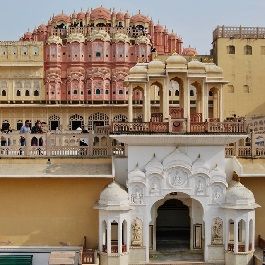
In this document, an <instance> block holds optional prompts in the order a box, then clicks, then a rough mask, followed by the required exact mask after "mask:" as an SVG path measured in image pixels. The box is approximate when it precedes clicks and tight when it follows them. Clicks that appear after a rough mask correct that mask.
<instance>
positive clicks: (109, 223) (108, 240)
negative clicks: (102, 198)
mask: <svg viewBox="0 0 265 265" xmlns="http://www.w3.org/2000/svg"><path fill="white" fill-rule="evenodd" d="M107 253H108V254H111V222H110V221H108V222H107Z"/></svg>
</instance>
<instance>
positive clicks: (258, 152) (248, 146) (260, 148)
mask: <svg viewBox="0 0 265 265" xmlns="http://www.w3.org/2000/svg"><path fill="white" fill-rule="evenodd" d="M225 155H226V157H232V156H236V157H240V158H265V134H264V133H263V134H261V133H254V132H252V133H250V134H249V136H248V137H247V138H246V139H245V140H244V139H242V140H241V141H239V142H238V143H234V144H230V145H228V146H226V147H225Z"/></svg>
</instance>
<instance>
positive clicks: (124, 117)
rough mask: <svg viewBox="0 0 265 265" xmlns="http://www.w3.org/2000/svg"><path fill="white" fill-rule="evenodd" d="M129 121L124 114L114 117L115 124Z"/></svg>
mask: <svg viewBox="0 0 265 265" xmlns="http://www.w3.org/2000/svg"><path fill="white" fill-rule="evenodd" d="M127 120H128V118H127V117H126V116H125V115H123V114H118V115H116V116H114V118H113V121H115V122H125V121H127Z"/></svg>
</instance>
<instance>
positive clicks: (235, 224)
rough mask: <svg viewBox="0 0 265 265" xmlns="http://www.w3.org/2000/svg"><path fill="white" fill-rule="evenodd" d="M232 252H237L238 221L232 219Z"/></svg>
mask: <svg viewBox="0 0 265 265" xmlns="http://www.w3.org/2000/svg"><path fill="white" fill-rule="evenodd" d="M234 253H238V221H237V220H235V221H234Z"/></svg>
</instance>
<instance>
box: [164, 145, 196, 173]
mask: <svg viewBox="0 0 265 265" xmlns="http://www.w3.org/2000/svg"><path fill="white" fill-rule="evenodd" d="M163 166H164V167H165V168H167V169H168V168H170V167H174V166H183V167H186V168H188V169H191V166H192V161H191V159H190V157H188V156H187V155H186V154H185V153H183V152H181V151H180V150H179V149H178V148H177V149H176V150H175V151H174V152H173V153H171V154H170V155H169V156H168V157H166V158H165V159H164V161H163Z"/></svg>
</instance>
